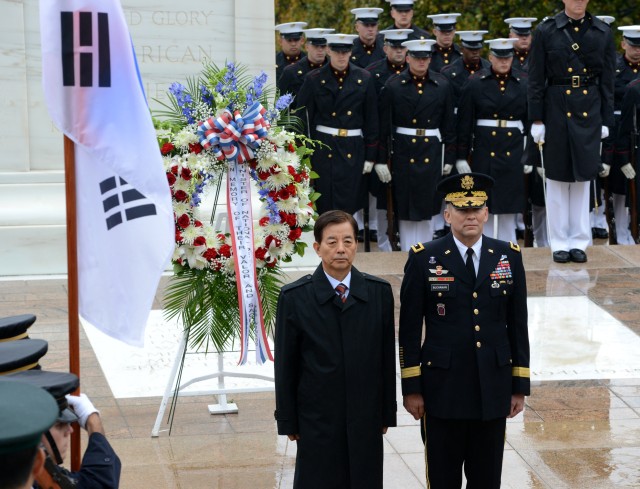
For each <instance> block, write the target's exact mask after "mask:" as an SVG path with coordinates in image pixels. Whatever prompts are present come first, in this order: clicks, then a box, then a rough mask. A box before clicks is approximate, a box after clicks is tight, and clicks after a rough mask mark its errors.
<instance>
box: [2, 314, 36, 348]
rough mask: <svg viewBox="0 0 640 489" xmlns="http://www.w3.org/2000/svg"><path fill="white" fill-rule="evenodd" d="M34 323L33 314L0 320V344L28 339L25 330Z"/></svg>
mask: <svg viewBox="0 0 640 489" xmlns="http://www.w3.org/2000/svg"><path fill="white" fill-rule="evenodd" d="M35 322H36V317H35V316H34V315H33V314H19V315H18V316H9V317H4V318H0V343H2V342H4V341H14V340H22V339H25V338H29V335H28V333H27V330H28V329H29V328H30V327H31V325H32V324H33V323H35Z"/></svg>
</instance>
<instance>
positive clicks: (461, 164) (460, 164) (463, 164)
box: [456, 160, 471, 173]
mask: <svg viewBox="0 0 640 489" xmlns="http://www.w3.org/2000/svg"><path fill="white" fill-rule="evenodd" d="M456 170H458V173H471V167H470V166H469V163H467V160H457V161H456Z"/></svg>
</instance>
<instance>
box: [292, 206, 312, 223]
mask: <svg viewBox="0 0 640 489" xmlns="http://www.w3.org/2000/svg"><path fill="white" fill-rule="evenodd" d="M307 209H308V211H307V210H306V209H300V211H299V213H298V214H297V215H296V223H297V224H298V227H304V226H306V225H307V224H309V222H310V221H311V217H312V216H313V209H311V207H307Z"/></svg>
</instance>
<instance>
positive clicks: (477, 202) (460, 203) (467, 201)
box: [444, 190, 487, 208]
mask: <svg viewBox="0 0 640 489" xmlns="http://www.w3.org/2000/svg"><path fill="white" fill-rule="evenodd" d="M444 200H446V201H447V202H449V203H451V205H453V206H454V207H459V208H463V207H481V206H483V205H484V204H485V203H486V202H487V193H486V192H485V191H484V190H472V191H471V192H451V193H449V194H447V196H446V197H445V199H444Z"/></svg>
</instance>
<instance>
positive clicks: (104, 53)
mask: <svg viewBox="0 0 640 489" xmlns="http://www.w3.org/2000/svg"><path fill="white" fill-rule="evenodd" d="M74 16H76V18H77V19H78V21H77V24H75V25H74ZM94 19H95V21H96V27H97V29H94V25H93V22H94ZM94 30H95V32H97V35H96V36H94ZM60 32H61V35H62V82H63V84H64V86H65V87H73V86H76V85H78V81H79V82H80V83H79V86H81V87H92V86H94V79H93V78H94V77H93V74H94V63H96V60H97V73H98V86H99V87H110V86H111V52H110V49H109V16H108V15H107V14H105V13H96V12H60ZM76 46H77V49H78V73H76V62H75V55H74V54H75V49H76Z"/></svg>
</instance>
